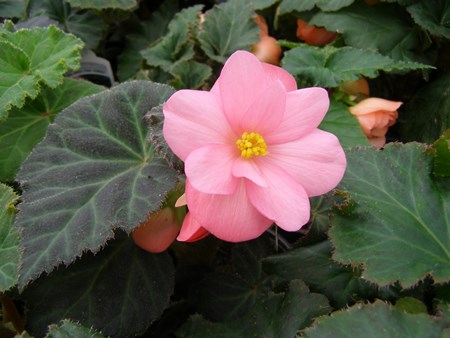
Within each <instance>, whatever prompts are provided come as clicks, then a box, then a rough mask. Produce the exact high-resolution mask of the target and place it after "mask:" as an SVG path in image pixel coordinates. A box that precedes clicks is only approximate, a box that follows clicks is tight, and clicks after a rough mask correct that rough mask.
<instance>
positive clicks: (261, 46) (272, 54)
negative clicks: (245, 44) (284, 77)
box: [252, 36, 282, 66]
mask: <svg viewBox="0 0 450 338" xmlns="http://www.w3.org/2000/svg"><path fill="white" fill-rule="evenodd" d="M252 52H253V54H255V55H256V57H257V58H258V60H259V61H261V62H266V63H270V64H272V65H276V66H278V65H279V64H280V58H281V52H282V51H281V46H279V45H277V40H276V39H275V38H273V37H271V36H264V37H262V38H261V40H260V41H259V42H258V43H256V44H255V45H253V49H252Z"/></svg>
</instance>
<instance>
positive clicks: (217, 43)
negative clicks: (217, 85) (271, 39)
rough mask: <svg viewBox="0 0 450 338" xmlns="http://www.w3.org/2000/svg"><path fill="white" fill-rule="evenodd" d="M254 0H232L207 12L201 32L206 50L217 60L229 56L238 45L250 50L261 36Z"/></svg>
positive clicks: (200, 38) (201, 41) (219, 60)
mask: <svg viewBox="0 0 450 338" xmlns="http://www.w3.org/2000/svg"><path fill="white" fill-rule="evenodd" d="M254 16H255V13H254V11H253V8H252V6H251V2H245V3H243V2H242V1H240V0H230V1H228V2H226V3H223V4H220V5H218V6H214V7H213V8H212V9H210V10H209V11H207V12H206V14H205V22H204V23H203V24H202V30H201V32H200V34H199V36H198V39H199V40H200V45H201V47H202V49H203V50H204V52H205V53H206V54H207V55H208V56H209V57H210V58H211V59H213V60H216V61H218V62H222V63H223V62H225V60H226V59H227V58H228V57H229V56H230V55H231V54H233V53H234V52H235V51H237V50H238V49H244V50H249V49H250V47H251V46H252V45H253V44H255V43H256V42H258V40H259V28H258V26H257V24H256V22H255V21H254V19H253V17H254Z"/></svg>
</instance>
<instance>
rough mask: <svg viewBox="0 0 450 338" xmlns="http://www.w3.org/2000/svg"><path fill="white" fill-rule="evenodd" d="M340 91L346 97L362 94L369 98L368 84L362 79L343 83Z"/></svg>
mask: <svg viewBox="0 0 450 338" xmlns="http://www.w3.org/2000/svg"><path fill="white" fill-rule="evenodd" d="M341 91H343V92H344V93H345V94H347V95H359V94H363V95H365V96H369V93H370V91H369V83H368V82H367V80H366V79H365V78H363V77H361V78H359V79H358V80H354V81H347V82H343V83H342V84H341Z"/></svg>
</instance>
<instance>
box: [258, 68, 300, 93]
mask: <svg viewBox="0 0 450 338" xmlns="http://www.w3.org/2000/svg"><path fill="white" fill-rule="evenodd" d="M262 65H263V68H264V71H265V72H266V77H267V79H268V82H269V83H270V82H273V81H276V80H280V81H281V83H282V84H283V85H284V88H285V89H286V91H287V92H291V91H294V90H297V82H296V81H295V79H294V77H293V76H292V75H291V74H290V73H289V72H287V71H285V70H284V69H283V68H281V67H277V66H274V65H271V64H268V63H263V64H262Z"/></svg>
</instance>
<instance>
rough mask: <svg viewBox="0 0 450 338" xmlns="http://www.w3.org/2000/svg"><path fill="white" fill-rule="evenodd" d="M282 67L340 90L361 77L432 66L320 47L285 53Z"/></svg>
mask: <svg viewBox="0 0 450 338" xmlns="http://www.w3.org/2000/svg"><path fill="white" fill-rule="evenodd" d="M282 65H283V68H285V69H286V70H287V71H289V72H290V73H292V74H293V75H295V76H297V77H298V78H299V79H302V80H303V81H308V83H310V84H311V85H314V86H322V87H328V88H330V87H338V86H339V84H340V83H341V82H342V81H351V80H357V79H359V78H360V76H361V75H363V76H365V77H367V78H375V77H377V76H378V75H379V72H380V71H384V72H391V71H399V70H401V71H407V70H414V69H421V68H430V66H427V65H424V64H420V63H416V62H404V61H398V60H393V59H391V58H389V57H387V56H383V55H381V54H379V53H377V52H375V51H371V50H361V49H356V48H352V47H342V48H335V47H332V46H326V47H324V48H318V47H314V46H308V45H306V44H305V45H303V46H301V47H297V48H293V49H291V50H290V51H288V52H286V53H285V56H284V58H283V60H282Z"/></svg>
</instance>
